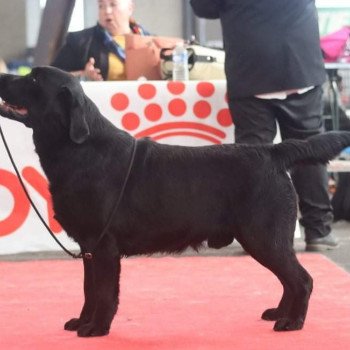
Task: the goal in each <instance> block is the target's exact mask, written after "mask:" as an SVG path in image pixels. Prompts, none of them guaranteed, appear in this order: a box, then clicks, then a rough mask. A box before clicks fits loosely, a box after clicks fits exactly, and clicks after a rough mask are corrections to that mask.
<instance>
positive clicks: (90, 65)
mask: <svg viewBox="0 0 350 350" xmlns="http://www.w3.org/2000/svg"><path fill="white" fill-rule="evenodd" d="M133 10H134V3H133V0H98V24H97V25H96V26H94V27H92V28H87V29H84V30H82V31H79V32H73V33H69V34H68V35H67V38H66V41H65V43H64V45H63V46H62V48H61V49H60V51H59V52H58V54H57V56H56V58H55V59H54V61H53V62H52V64H51V65H52V66H54V67H57V68H60V69H63V70H66V71H68V72H71V73H72V74H74V75H75V76H78V77H80V78H81V79H82V80H97V81H98V80H124V79H126V75H125V67H124V62H125V34H129V33H134V34H140V35H149V33H148V32H146V31H145V30H144V29H143V28H142V27H141V26H140V25H138V24H137V23H136V22H135V21H134V20H133V19H132V18H131V16H132V13H133Z"/></svg>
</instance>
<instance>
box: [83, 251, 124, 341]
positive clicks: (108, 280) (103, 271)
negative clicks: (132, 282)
mask: <svg viewBox="0 0 350 350" xmlns="http://www.w3.org/2000/svg"><path fill="white" fill-rule="evenodd" d="M91 262H92V265H93V278H94V285H95V292H94V299H95V305H94V306H95V307H94V312H93V315H92V317H91V319H90V320H89V322H88V323H85V324H82V325H80V326H79V328H78V336H80V337H93V336H102V335H106V334H108V333H109V329H110V326H111V323H112V320H113V317H114V315H115V313H116V311H117V307H118V302H119V276H120V258H119V257H118V258H116V257H115V255H114V254H110V252H109V251H108V249H98V250H96V252H95V253H94V255H93V258H92V260H91ZM90 306H91V305H90V304H87V308H86V311H88V310H89V307H90ZM84 307H85V305H84ZM83 311H84V308H83ZM87 314H88V313H87Z"/></svg>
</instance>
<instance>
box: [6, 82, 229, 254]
mask: <svg viewBox="0 0 350 350" xmlns="http://www.w3.org/2000/svg"><path fill="white" fill-rule="evenodd" d="M82 86H83V88H84V90H85V92H86V94H87V95H88V96H89V97H90V98H91V99H92V100H93V101H94V102H95V103H96V105H97V106H98V107H99V109H100V111H101V113H102V114H103V115H105V116H106V117H107V118H108V119H109V120H110V121H111V122H112V123H113V124H114V125H115V126H117V127H119V128H121V129H124V130H126V131H128V132H129V133H130V134H131V135H133V136H135V137H136V138H141V137H146V136H147V137H151V138H153V139H154V140H156V141H158V142H162V143H168V144H179V145H188V146H200V145H212V144H221V143H232V142H233V125H232V120H231V116H230V114H229V110H228V106H227V97H226V81H224V80H218V81H210V82H205V81H189V82H186V83H181V82H179V83H178V82H177V83H175V82H166V81H152V82H150V81H125V82H85V83H82ZM0 123H1V126H2V128H3V132H4V134H5V137H6V139H7V141H8V143H9V147H10V149H11V151H12V153H13V157H14V159H15V161H16V163H17V166H18V168H19V170H20V173H21V175H22V177H23V180H24V183H25V185H26V187H27V189H28V191H29V193H30V195H31V197H32V199H33V201H34V202H35V203H36V204H37V206H38V209H39V211H40V212H41V213H42V215H43V217H44V219H45V220H46V222H47V223H48V225H49V226H50V228H51V230H52V231H53V232H54V233H55V234H56V235H57V238H58V239H59V240H60V241H61V242H62V243H63V244H64V245H65V246H67V248H68V249H76V248H77V246H76V245H75V243H73V242H72V241H71V240H70V239H69V238H68V237H67V236H66V234H65V233H64V232H63V230H62V228H61V227H60V225H59V224H58V223H57V222H56V221H55V220H54V218H53V209H52V203H51V196H50V194H49V191H48V187H47V185H48V184H47V180H46V178H45V176H44V174H43V172H42V170H41V167H40V165H39V161H38V158H37V155H36V153H35V152H34V145H33V142H32V138H31V135H32V132H31V129H27V128H26V127H24V126H23V125H21V124H19V123H16V122H13V121H10V120H6V119H4V118H1V119H0ZM52 250H60V248H59V246H58V245H57V244H56V243H55V242H54V240H53V239H52V238H51V237H50V236H49V234H48V233H47V232H46V230H45V228H44V227H43V225H42V224H41V223H40V222H39V219H38V218H37V217H36V214H35V213H34V211H33V209H32V208H31V207H30V205H29V202H28V200H27V199H26V197H25V196H24V195H23V191H22V189H21V188H20V186H19V181H18V179H17V177H16V175H15V173H14V170H13V169H12V166H11V164H10V162H9V160H8V157H7V155H6V153H5V149H4V146H3V144H2V142H0V254H12V253H23V252H33V251H52Z"/></svg>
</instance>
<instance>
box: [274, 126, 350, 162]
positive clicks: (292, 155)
mask: <svg viewBox="0 0 350 350" xmlns="http://www.w3.org/2000/svg"><path fill="white" fill-rule="evenodd" d="M348 146H350V132H348V131H331V132H327V133H324V134H319V135H315V136H311V137H309V138H308V139H307V140H286V141H284V142H282V143H279V144H276V145H273V146H272V149H271V156H272V159H273V162H274V163H275V165H276V166H277V167H278V168H279V169H289V168H290V167H291V166H293V165H294V164H297V163H324V164H325V163H327V162H328V161H330V160H331V159H333V158H334V157H335V156H337V155H338V154H339V153H340V152H341V151H342V150H343V149H344V148H346V147H348Z"/></svg>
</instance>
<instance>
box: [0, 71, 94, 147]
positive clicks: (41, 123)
mask: <svg viewBox="0 0 350 350" xmlns="http://www.w3.org/2000/svg"><path fill="white" fill-rule="evenodd" d="M0 98H1V99H2V102H0V115H3V116H4V117H7V118H9V119H14V120H16V121H19V122H22V123H23V124H25V125H26V126H28V127H32V128H33V129H34V130H35V129H36V128H41V129H43V128H46V130H48V128H50V127H51V128H52V130H53V129H55V130H57V131H58V130H62V131H66V132H68V134H69V136H70V138H71V140H72V141H74V142H75V143H78V144H79V143H82V142H84V141H85V140H86V139H87V138H88V136H89V134H90V131H89V126H88V124H87V121H86V115H85V113H84V111H85V110H86V108H85V106H84V104H85V103H86V96H85V94H84V92H83V89H82V87H81V85H80V82H79V80H78V79H77V78H75V77H73V76H72V75H71V74H70V73H66V72H63V71H61V70H59V69H57V68H53V67H37V68H33V70H32V72H31V73H30V74H28V75H26V76H24V77H19V76H16V75H11V74H0Z"/></svg>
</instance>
